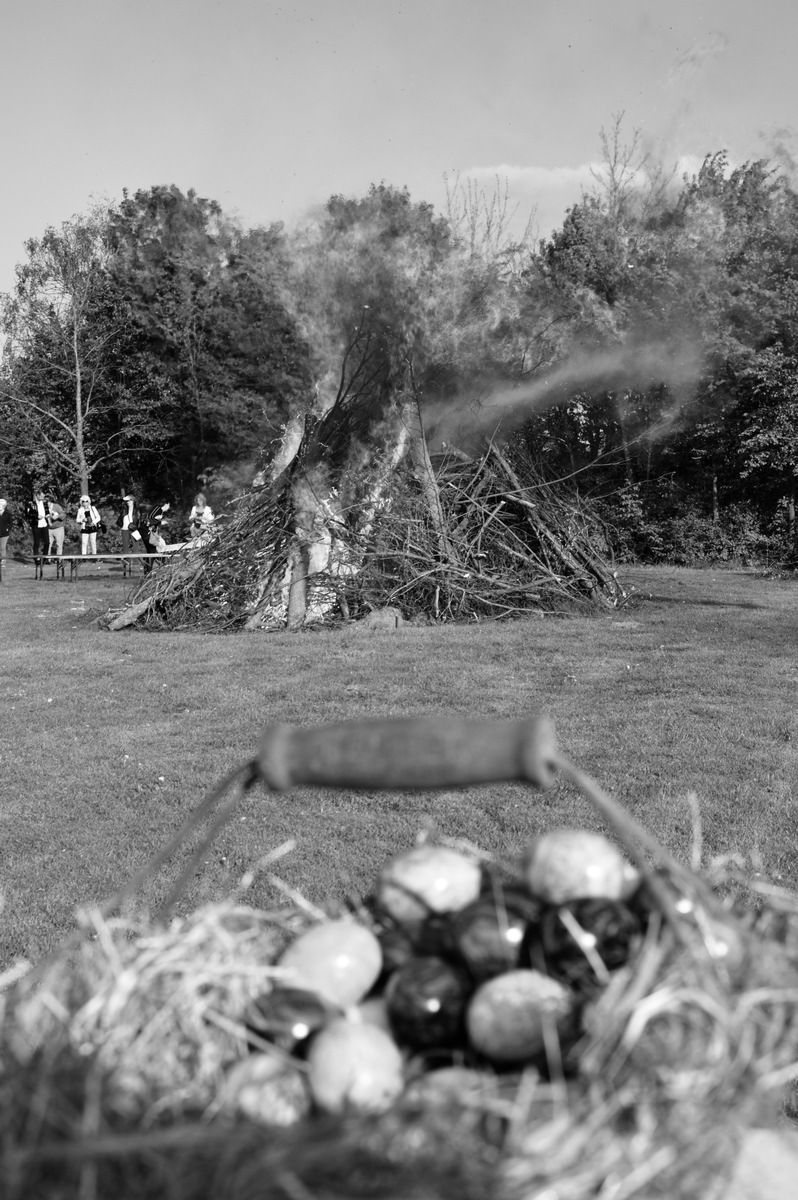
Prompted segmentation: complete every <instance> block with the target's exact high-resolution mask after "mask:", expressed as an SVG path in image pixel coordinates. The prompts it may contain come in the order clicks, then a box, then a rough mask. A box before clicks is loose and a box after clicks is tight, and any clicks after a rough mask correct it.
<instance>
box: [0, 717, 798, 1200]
mask: <svg viewBox="0 0 798 1200" xmlns="http://www.w3.org/2000/svg"><path fill="white" fill-rule="evenodd" d="M535 728H536V729H537V733H536V736H538V737H539V738H545V736H548V735H547V734H546V731H545V728H544V727H543V726H540V725H538V726H536V727H535ZM379 736H381V737H383V739H384V738H385V737H386V734H385V730H384V729H383V730H382V731H381V732H380V734H379ZM388 736H393V735H392V734H390V735H388ZM447 736H448V734H447ZM307 745H308V746H310V742H309V741H308V742H307ZM547 745H548V749H547V750H546V751H545V754H548V755H549V758H550V763H549V765H550V766H551V767H552V768H554V767H556V770H557V771H558V772H559V774H560V775H562V776H564V777H565V778H567V779H569V780H570V781H571V782H572V783H574V784H575V785H576V786H578V787H579V788H581V789H582V791H583V792H584V794H585V795H586V796H587V798H588V799H589V800H590V801H591V803H592V804H593V805H594V806H595V807H596V808H597V809H598V811H599V812H601V813H602V815H603V816H604V817H605V819H606V820H607V821H608V823H609V824H610V826H611V828H612V829H613V830H614V832H615V834H616V835H617V836H618V837H619V838H620V839H621V840H622V842H623V844H624V846H625V848H626V850H627V852H628V854H629V855H630V857H631V858H632V859H633V860H634V861H636V862H637V864H638V866H639V868H640V870H641V872H642V873H643V875H644V877H645V879H646V881H647V885H648V888H649V896H650V903H651V909H652V917H651V920H650V922H649V925H648V931H647V933H646V935H645V937H644V939H643V940H642V943H641V944H640V946H639V948H638V950H637V952H636V954H635V955H634V957H633V959H632V960H631V961H630V962H629V963H628V964H627V965H626V966H625V967H623V968H621V969H620V970H618V971H616V972H614V973H613V974H612V976H611V978H610V981H609V983H608V984H607V986H606V987H604V988H603V989H602V990H601V992H600V993H599V994H598V995H597V997H596V998H595V999H593V1000H592V1001H591V1002H590V1003H589V1004H588V1005H587V1006H586V1007H585V1010H584V1012H583V1014H582V1027H583V1032H582V1034H581V1039H580V1041H579V1042H578V1043H577V1045H576V1046H575V1047H573V1048H564V1047H560V1046H558V1045H557V1044H556V1043H553V1044H552V1045H551V1046H550V1047H549V1068H550V1069H549V1078H548V1079H545V1080H544V1079H543V1078H541V1077H540V1076H538V1075H537V1073H535V1072H533V1071H527V1072H525V1073H523V1074H520V1075H519V1074H511V1075H503V1076H494V1075H492V1074H491V1073H490V1072H488V1071H487V1070H486V1071H484V1072H481V1073H480V1074H479V1075H478V1076H474V1074H473V1073H471V1075H470V1076H469V1078H468V1083H467V1085H466V1084H465V1083H464V1084H463V1086H461V1087H458V1088H457V1089H456V1090H455V1091H450V1092H448V1093H446V1094H441V1092H440V1090H437V1091H436V1089H435V1088H434V1087H433V1086H431V1085H430V1078H431V1077H430V1076H424V1075H421V1076H419V1077H418V1078H417V1079H416V1080H415V1082H411V1083H410V1084H409V1085H408V1087H407V1089H406V1092H405V1094H404V1096H403V1098H402V1099H401V1101H400V1102H399V1103H398V1104H397V1105H396V1106H395V1107H394V1108H393V1109H391V1111H390V1112H388V1113H386V1114H384V1115H382V1116H378V1117H364V1116H355V1115H353V1116H351V1117H347V1118H336V1119H332V1118H323V1117H308V1118H307V1119H304V1120H301V1121H299V1122H298V1123H296V1124H295V1125H293V1126H291V1127H283V1126H280V1125H272V1126H264V1125H260V1124H257V1123H254V1122H252V1121H250V1120H249V1119H247V1118H246V1117H244V1116H243V1115H242V1114H241V1113H240V1112H234V1111H230V1110H229V1108H228V1106H226V1105H225V1104H224V1103H223V1099H222V1098H223V1097H224V1082H225V1078H226V1076H227V1074H228V1073H229V1071H230V1070H231V1068H232V1067H234V1066H235V1065H236V1064H237V1063H239V1062H241V1061H242V1060H243V1059H244V1058H245V1057H246V1056H247V1055H248V1053H249V1051H250V1049H251V1047H252V1046H253V1045H254V1046H256V1047H257V1048H260V1049H263V1048H264V1046H265V1044H264V1043H261V1042H259V1039H258V1037H257V1035H256V1034H254V1033H253V1032H252V1031H251V1030H250V1029H249V1028H248V1023H247V1014H248V1011H249V1008H250V1005H251V1004H252V1002H253V1000H254V999H255V998H257V997H258V996H261V995H263V994H264V993H265V992H268V990H269V989H270V988H271V987H272V986H273V985H274V982H275V980H276V979H279V975H280V970H279V967H278V966H276V965H275V960H276V959H277V958H278V956H279V953H280V951H281V949H282V948H283V947H284V946H285V944H286V943H287V941H288V940H289V939H290V938H291V937H293V936H294V935H295V934H296V932H297V931H298V930H301V929H303V928H305V927H307V926H308V925H309V924H311V923H313V922H315V921H316V920H319V919H324V918H325V914H324V913H322V912H319V911H317V910H315V909H314V908H313V907H312V906H310V905H308V904H307V903H306V902H304V901H303V900H302V897H294V900H295V901H296V902H295V903H293V904H292V905H291V906H290V907H286V908H285V909H283V910H280V911H277V912H271V913H267V912H261V911H258V910H255V909H253V908H252V907H249V906H248V905H247V904H246V903H245V900H246V889H247V886H248V884H249V883H250V882H251V879H252V875H251V874H250V875H249V876H248V877H247V878H245V879H244V880H243V881H242V887H241V888H240V889H239V891H238V893H237V894H236V895H234V896H231V897H230V898H229V899H228V900H226V901H225V902H223V903H220V904H211V905H208V906H206V907H204V908H201V909H199V910H197V911H196V912H193V913H191V914H190V915H189V916H187V917H185V918H182V919H176V918H171V919H170V918H169V916H168V913H167V914H164V916H163V919H161V920H159V921H154V920H149V921H143V922H138V923H137V922H135V921H134V920H133V919H132V918H131V917H127V918H122V917H119V916H116V917H115V916H113V915H112V913H113V911H114V909H115V908H117V907H119V906H120V904H124V902H125V901H126V900H127V899H128V898H129V896H130V893H131V888H130V887H129V888H127V889H124V890H123V891H122V892H120V893H119V894H118V895H117V896H116V897H114V898H112V900H111V901H110V902H109V904H107V905H105V906H104V909H103V910H102V911H97V912H95V913H92V914H87V915H86V916H85V917H84V921H83V928H82V930H81V931H80V934H79V935H76V937H75V938H73V939H72V940H71V941H70V942H69V943H68V944H67V945H66V946H65V947H63V948H62V950H61V952H60V953H59V954H58V955H57V956H55V957H54V958H53V959H52V960H50V961H49V962H48V963H45V964H41V965H40V967H39V968H37V970H36V971H32V972H29V973H27V974H25V975H22V977H20V978H16V979H15V978H14V977H13V972H12V973H9V975H8V976H7V977H6V980H5V983H6V988H5V991H4V992H3V993H2V995H1V996H0V1000H2V1013H1V1014H0V1017H1V1020H2V1027H1V1029H0V1129H1V1130H2V1133H1V1134H0V1137H2V1195H3V1197H5V1198H7V1200H31V1198H32V1197H36V1198H37V1200H66V1198H70V1200H72V1198H75V1200H104V1198H106V1197H108V1198H110V1197H114V1198H115V1200H167V1198H170V1197H180V1198H181V1200H220V1198H224V1200H259V1198H267V1197H268V1198H275V1200H354V1198H355V1197H365V1196H368V1197H372V1198H375V1200H399V1198H400V1197H401V1198H403V1200H405V1198H408V1197H409V1198H417V1200H422V1198H423V1200H448V1198H449V1197H451V1198H452V1200H454V1198H455V1197H457V1200H463V1198H466V1200H469V1198H474V1200H476V1198H477V1197H479V1198H487V1197H496V1198H498V1200H589V1198H594V1200H595V1198H598V1200H644V1198H646V1200H647V1198H653V1197H663V1198H664V1197H668V1198H669V1200H678V1198H680V1197H682V1198H684V1200H687V1198H688V1197H689V1198H694V1197H695V1198H696V1200H697V1198H699V1197H700V1198H701V1200H708V1198H709V1200H711V1198H712V1197H718V1198H720V1197H721V1196H723V1195H724V1194H725V1189H726V1187H727V1183H728V1177H729V1173H730V1170H731V1168H732V1166H733V1163H734V1159H735V1156H736V1153H737V1150H738V1149H739V1146H740V1142H741V1137H742V1133H743V1131H744V1130H745V1129H746V1128H748V1127H749V1126H750V1125H751V1124H752V1123H754V1122H757V1121H761V1120H762V1119H763V1116H764V1117H766V1119H767V1120H770V1121H772V1122H778V1121H779V1120H780V1121H781V1122H782V1123H783V1124H789V1121H790V1109H789V1099H788V1100H787V1102H786V1107H785V1095H786V1096H788V1097H789V1094H790V1086H793V1087H794V1085H793V1084H792V1081H793V1080H794V1078H795V1076H796V1074H798V1062H797V1061H796V1060H797V1059H798V898H796V897H795V896H793V895H792V894H791V893H786V892H784V891H783V890H779V889H775V888H768V887H767V885H761V884H760V885H759V892H760V894H759V895H758V897H756V898H755V901H756V902H755V903H753V904H752V903H751V902H750V900H751V896H750V892H749V893H748V894H747V895H746V903H744V904H741V903H738V902H736V901H735V900H734V896H735V895H741V894H742V893H743V892H744V890H745V887H746V880H745V878H744V875H745V873H744V871H743V870H742V869H741V866H740V864H738V863H735V862H732V861H727V862H722V863H717V864H714V866H713V869H712V870H711V871H707V872H705V873H703V874H702V873H699V872H697V871H690V870H687V869H686V868H685V867H683V866H681V865H679V864H677V863H675V862H674V861H673V860H672V859H671V858H670V856H669V855H668V854H667V853H666V852H665V851H664V850H663V848H662V847H660V846H659V845H658V844H657V843H656V842H655V841H654V840H653V839H652V838H651V836H650V835H649V834H648V833H647V831H646V830H645V829H644V828H642V827H641V826H639V825H638V824H637V823H636V822H634V821H633V820H632V818H631V817H629V816H628V815H627V814H626V813H625V812H624V811H623V810H622V809H621V808H620V807H619V806H618V805H617V804H616V803H615V802H614V801H613V800H612V799H611V798H610V797H608V796H606V794H605V793H603V792H602V790H601V789H600V788H599V787H598V786H597V785H596V784H595V783H594V782H593V781H592V780H589V779H587V778H586V777H585V776H583V775H582V774H581V772H579V771H578V770H576V769H575V768H574V767H572V766H571V765H570V764H569V763H568V762H567V761H566V760H565V759H564V758H563V757H562V756H561V755H559V753H558V752H556V751H555V750H554V749H553V748H552V746H551V744H547ZM545 754H544V756H543V757H545ZM387 758H388V759H390V753H388V755H387ZM538 758H540V755H539V756H538ZM283 765H285V764H283ZM335 773H336V770H335V769H334V768H333V769H332V774H333V775H335ZM258 774H259V770H258V764H257V762H256V761H253V762H252V763H249V764H247V766H246V768H243V769H242V770H241V771H240V772H236V773H234V774H233V775H231V776H230V777H228V779H227V780H226V781H223V784H224V786H220V787H219V788H217V789H216V790H215V791H214V792H213V793H212V794H211V796H209V797H208V798H206V800H205V801H204V802H203V804H202V805H201V806H200V808H199V809H198V810H197V812H196V813H195V814H194V816H193V817H192V818H191V820H190V822H189V823H188V824H187V826H186V827H185V828H184V830H182V831H181V834H180V835H178V839H176V841H175V843H173V844H172V846H171V847H165V848H164V850H163V851H162V852H161V853H160V854H159V855H158V856H157V858H156V859H155V860H154V862H153V864H150V865H149V868H148V869H149V870H151V869H156V868H160V867H161V866H162V865H163V863H164V862H165V861H166V859H167V858H168V856H169V853H170V852H171V850H173V849H174V846H175V844H176V843H177V841H178V840H180V839H181V838H185V837H186V836H188V835H189V834H190V833H194V831H195V830H196V829H197V827H198V826H199V824H200V823H202V822H203V821H204V822H207V823H209V828H210V830H211V831H213V830H214V829H217V830H218V828H219V826H220V823H221V822H222V821H223V820H224V819H227V817H229V815H230V814H231V812H232V809H233V807H234V803H235V800H236V798H237V795H240V793H241V791H242V790H244V788H246V787H249V786H252V785H253V783H254V782H255V780H256V778H257V777H258ZM527 777H528V778H529V776H527ZM289 782H290V781H289ZM231 789H232V793H233V796H232V800H231V799H230V798H229V795H228V793H229V792H230V790H231ZM208 836H209V835H207V834H206V838H205V842H204V843H203V844H205V843H206V842H207V838H208ZM287 849H288V847H281V848H279V850H278V851H276V852H275V853H274V854H273V855H272V856H267V859H265V860H264V861H263V862H262V863H260V864H259V869H265V870H268V871H271V870H272V869H273V866H274V862H275V861H276V860H277V859H278V858H279V857H280V856H281V855H282V854H283V853H284V852H286V850H287ZM192 861H193V860H192ZM377 865H379V864H377ZM147 873H148V871H147V870H145V871H144V872H142V873H140V876H139V877H138V881H139V882H140V880H141V879H142V878H144V877H145V876H146V875H147ZM132 882H133V883H134V884H135V883H136V881H132ZM132 890H135V888H133V889H132ZM177 891H179V889H173V893H174V894H177ZM721 897H723V898H722V899H721ZM17 974H19V972H17ZM272 1052H273V1053H275V1054H279V1053H280V1051H278V1050H276V1049H275V1048H272ZM563 1055H564V1056H565V1058H566V1060H567V1061H566V1062H565V1063H563V1062H562V1058H563ZM793 1096H794V1092H793ZM779 1111H780V1112H781V1116H780V1117H779V1116H778V1115H777V1114H778V1112H779ZM793 1115H794V1113H793Z"/></svg>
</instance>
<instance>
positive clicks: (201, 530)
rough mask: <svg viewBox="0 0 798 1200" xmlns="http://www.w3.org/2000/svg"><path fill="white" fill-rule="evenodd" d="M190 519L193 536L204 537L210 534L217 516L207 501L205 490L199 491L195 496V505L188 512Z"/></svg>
mask: <svg viewBox="0 0 798 1200" xmlns="http://www.w3.org/2000/svg"><path fill="white" fill-rule="evenodd" d="M188 520H189V525H190V526H191V536H192V537H193V538H203V539H204V538H207V537H208V536H209V535H210V532H211V526H212V525H213V522H214V520H215V517H214V515H213V509H212V508H211V506H210V505H209V504H206V503H205V493H204V492H197V494H196V496H195V497H194V507H193V508H192V510H191V512H190V513H189V514H188Z"/></svg>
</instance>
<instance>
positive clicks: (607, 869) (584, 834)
mask: <svg viewBox="0 0 798 1200" xmlns="http://www.w3.org/2000/svg"><path fill="white" fill-rule="evenodd" d="M523 866H524V877H525V879H526V883H527V886H528V887H529V889H530V891H531V892H532V893H533V894H534V895H535V896H539V897H540V898H541V899H542V900H547V901H548V902H549V903H550V904H564V903H565V901H566V900H579V899H581V898H582V897H584V896H604V897H606V898H607V899H608V900H619V899H620V898H621V896H622V895H623V894H624V892H625V890H626V888H627V886H628V874H627V873H628V866H627V864H626V862H625V861H624V859H623V857H622V856H621V854H620V852H619V851H618V850H617V849H616V848H615V846H613V844H612V842H609V841H607V839H606V838H605V837H602V836H601V834H600V833H591V832H590V831H589V830H587V829H555V830H553V831H552V832H551V833H544V834H541V836H540V837H538V838H535V840H534V841H533V842H532V843H531V845H530V846H529V847H528V849H527V851H526V854H525V855H524V863H523Z"/></svg>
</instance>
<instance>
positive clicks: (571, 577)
mask: <svg viewBox="0 0 798 1200" xmlns="http://www.w3.org/2000/svg"><path fill="white" fill-rule="evenodd" d="M434 467H435V476H436V483H437V487H438V493H439V496H440V513H441V516H442V522H441V524H440V527H439V528H435V526H434V524H433V523H432V522H431V521H430V519H429V515H428V513H427V511H426V510H425V509H424V507H423V506H422V505H420V504H419V503H418V497H417V495H416V493H415V492H414V491H413V489H412V488H406V489H404V491H403V493H402V494H401V495H400V496H397V497H396V500H395V503H394V504H393V505H392V506H391V508H390V510H389V511H388V512H387V513H386V514H385V517H384V519H383V520H382V521H381V523H380V525H379V528H378V529H377V530H375V536H374V540H373V545H372V547H371V548H370V551H369V553H368V555H367V558H366V562H367V569H365V570H364V571H363V572H362V573H361V574H359V575H358V576H357V577H356V579H354V580H353V581H352V584H351V589H352V591H355V594H356V600H357V601H358V603H359V607H360V608H361V609H362V608H366V609H368V608H376V607H379V606H383V605H395V606H397V607H398V608H399V609H400V610H401V611H402V612H403V613H404V614H406V615H408V616H410V617H413V616H418V615H426V616H427V617H430V618H431V619H433V620H436V621H438V620H440V621H443V620H445V621H450V620H454V621H463V620H473V619H486V618H494V619H498V618H503V617H512V616H518V615H522V614H529V613H539V614H545V613H565V612H572V611H574V610H575V609H579V608H586V607H587V608H591V607H595V606H599V607H602V606H605V607H609V606H617V605H618V604H619V602H621V601H622V600H623V599H624V598H625V596H624V592H623V590H622V588H621V586H620V584H619V582H618V580H617V578H616V575H615V572H614V571H613V569H612V567H611V566H610V564H609V563H608V561H607V558H606V538H605V533H604V529H603V527H602V525H601V523H600V522H599V521H598V520H597V518H596V516H595V514H594V513H593V512H592V511H591V510H590V508H589V507H588V506H587V505H585V504H584V503H582V502H581V501H580V500H579V498H578V497H577V496H576V495H575V494H574V493H572V492H571V491H565V490H563V489H562V488H561V487H557V486H555V485H553V484H551V483H549V482H547V481H546V480H545V479H544V478H543V476H542V475H541V473H540V471H539V469H538V468H537V466H536V465H535V463H534V462H533V460H532V459H531V457H530V456H529V454H528V452H527V451H526V450H525V449H524V448H523V446H520V445H518V446H515V447H510V448H506V449H504V450H500V449H499V448H498V447H497V446H496V445H494V444H490V445H488V446H487V447H486V449H485V450H484V452H483V453H482V455H480V456H479V457H477V458H471V457H468V456H466V455H465V454H462V453H461V452H458V451H450V452H449V453H448V454H446V455H442V456H438V457H437V458H436V459H435V460H434ZM348 599H349V598H348ZM350 606H351V599H350Z"/></svg>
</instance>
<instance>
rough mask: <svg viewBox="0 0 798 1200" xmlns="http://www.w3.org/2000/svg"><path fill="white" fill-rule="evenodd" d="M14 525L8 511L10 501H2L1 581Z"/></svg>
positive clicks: (0, 505)
mask: <svg viewBox="0 0 798 1200" xmlns="http://www.w3.org/2000/svg"><path fill="white" fill-rule="evenodd" d="M13 524H14V518H13V517H12V516H11V513H10V512H9V511H8V501H7V500H0V579H2V577H3V567H4V566H5V565H6V558H7V556H8V555H7V551H8V539H9V538H10V536H11V529H12V527H13Z"/></svg>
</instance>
